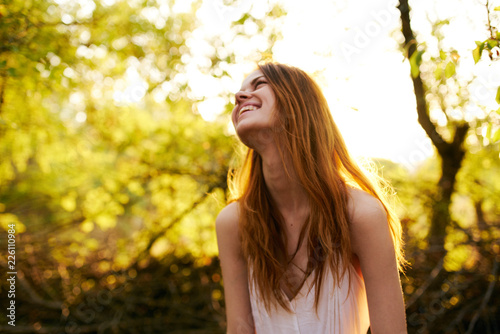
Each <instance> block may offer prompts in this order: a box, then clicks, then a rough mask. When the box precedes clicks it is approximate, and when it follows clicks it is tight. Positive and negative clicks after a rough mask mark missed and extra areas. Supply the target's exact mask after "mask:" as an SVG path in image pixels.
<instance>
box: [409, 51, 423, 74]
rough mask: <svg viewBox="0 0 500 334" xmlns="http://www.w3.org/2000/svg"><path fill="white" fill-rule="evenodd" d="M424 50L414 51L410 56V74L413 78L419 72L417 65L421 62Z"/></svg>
mask: <svg viewBox="0 0 500 334" xmlns="http://www.w3.org/2000/svg"><path fill="white" fill-rule="evenodd" d="M423 54H424V51H418V52H417V51H415V52H413V54H412V55H411V57H410V66H411V76H412V77H413V78H416V77H418V75H419V73H420V69H419V66H420V64H421V63H422V55H423Z"/></svg>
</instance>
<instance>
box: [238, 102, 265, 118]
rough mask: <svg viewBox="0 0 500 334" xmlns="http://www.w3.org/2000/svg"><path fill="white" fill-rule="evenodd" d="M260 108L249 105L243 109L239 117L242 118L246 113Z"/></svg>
mask: <svg viewBox="0 0 500 334" xmlns="http://www.w3.org/2000/svg"><path fill="white" fill-rule="evenodd" d="M259 108H260V106H259V107H258V106H256V105H253V104H249V105H246V106H243V107H242V108H241V109H240V113H239V115H240V116H241V114H243V113H244V112H246V111H251V110H257V109H259Z"/></svg>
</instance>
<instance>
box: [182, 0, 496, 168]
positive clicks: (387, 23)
mask: <svg viewBox="0 0 500 334" xmlns="http://www.w3.org/2000/svg"><path fill="white" fill-rule="evenodd" d="M269 1H271V2H272V1H273V0H256V1H252V0H239V1H236V2H235V3H234V4H233V5H224V3H223V1H222V0H205V1H204V4H203V6H202V8H201V9H200V10H199V11H198V17H199V18H200V19H202V21H203V22H204V26H203V27H202V29H198V30H197V31H194V32H193V38H194V40H195V41H196V42H195V41H193V43H192V46H194V52H193V54H194V55H195V56H194V59H193V67H192V69H191V70H190V69H189V68H188V71H187V76H188V78H189V79H190V80H189V81H190V83H191V82H192V83H193V87H192V88H193V94H194V95H195V97H201V96H203V97H204V98H205V102H203V103H201V104H200V105H199V108H198V109H199V111H200V113H201V114H202V116H203V117H204V118H205V119H207V120H209V119H211V118H213V117H214V114H216V113H217V112H218V111H220V110H221V106H222V105H223V104H224V100H223V99H221V98H219V97H218V94H219V92H220V91H221V90H225V91H230V92H233V93H234V92H236V91H237V90H238V89H239V87H240V84H241V81H242V79H243V78H244V75H245V74H246V73H248V72H249V71H251V70H252V69H253V68H254V63H244V62H243V61H242V62H241V64H228V66H227V70H228V71H229V72H230V73H231V75H232V76H233V78H234V81H230V80H229V81H225V82H220V80H219V82H216V80H215V79H213V78H206V77H203V76H201V75H200V74H199V73H198V74H196V70H195V64H196V53H197V52H199V53H200V54H203V50H204V48H205V49H207V48H209V46H207V45H204V44H203V42H201V39H202V38H203V36H217V37H218V38H221V40H224V41H229V42H230V43H229V44H230V45H231V47H232V48H233V51H234V52H235V53H236V55H237V60H238V59H243V56H245V55H248V54H249V53H250V52H251V49H252V48H257V49H259V48H262V50H263V49H264V48H265V45H264V44H263V41H262V39H259V36H256V37H255V38H252V40H251V43H250V44H249V43H248V42H247V41H245V40H243V39H239V38H238V37H236V38H235V37H234V35H232V34H231V33H229V29H228V27H229V23H230V20H232V19H233V20H234V19H239V17H241V13H243V12H246V11H248V10H251V13H252V15H254V16H256V17H262V16H263V15H264V13H265V10H266V8H267V6H268V3H269ZM276 1H278V0H276ZM498 1H499V0H497V1H493V2H498ZM490 2H492V1H490ZM283 4H284V7H285V8H286V11H287V13H288V14H287V15H286V17H284V19H283V21H282V22H280V23H279V24H280V30H281V31H282V34H283V39H282V40H281V41H279V42H277V43H276V44H275V45H274V47H273V54H274V59H275V60H276V61H278V62H283V63H287V64H290V65H294V66H298V67H300V68H302V69H304V70H305V71H307V72H309V73H319V75H318V76H317V78H318V79H317V80H318V82H319V83H320V85H321V86H322V87H323V91H324V93H325V96H326V97H327V100H328V103H329V105H330V108H331V110H332V114H333V116H334V119H335V121H336V122H337V125H338V126H339V128H340V130H341V132H342V133H343V135H344V138H345V140H346V142H347V145H348V148H349V149H350V151H351V152H352V153H353V154H354V155H355V156H365V157H382V158H387V159H391V160H393V161H396V162H400V163H403V164H405V165H407V166H408V167H415V165H416V164H417V163H418V162H419V161H422V160H423V159H425V158H426V157H429V156H430V155H432V153H433V150H432V146H431V143H430V140H429V139H428V138H427V136H426V135H425V133H424V131H423V130H422V128H421V127H420V125H419V124H418V122H417V114H416V110H415V96H414V94H413V86H412V83H411V80H410V77H409V71H410V69H409V64H408V62H407V61H405V59H404V57H403V55H402V54H401V51H400V50H399V49H398V41H396V39H399V40H401V39H402V38H403V37H402V34H401V33H400V32H399V29H400V26H399V25H400V23H399V22H400V19H399V12H398V10H397V9H396V7H395V6H396V4H397V1H393V0H372V1H362V0H335V1H332V0H311V1H303V0H287V1H283ZM411 4H412V5H413V6H414V8H413V18H412V20H413V21H412V24H413V27H414V29H415V30H418V31H419V32H421V33H422V34H424V35H429V34H430V24H429V23H428V21H427V17H429V19H430V20H432V21H435V20H437V19H447V18H453V19H452V20H451V22H450V25H449V28H448V29H447V31H446V39H445V41H444V45H445V46H452V47H453V48H454V49H456V50H457V51H458V52H459V54H460V55H461V59H460V66H459V67H458V68H457V73H459V74H460V75H462V76H463V77H464V78H471V77H472V74H473V73H474V74H475V75H477V76H479V80H477V81H476V83H475V86H473V89H472V94H471V95H472V100H474V99H475V100H477V101H483V102H484V101H494V96H495V95H494V94H495V92H496V88H497V87H498V86H500V81H499V80H500V79H498V78H500V67H499V66H498V65H499V64H493V65H491V64H487V65H485V64H486V63H484V64H482V63H480V64H477V65H474V62H473V59H472V49H473V48H474V47H475V44H474V41H476V40H484V39H486V38H487V31H486V29H485V25H484V23H485V20H486V10H485V9H484V6H482V5H481V4H480V2H479V1H473V2H470V1H467V0H464V2H463V3H460V4H457V0H453V1H452V0H439V1H435V0H419V1H412V2H411ZM245 30H246V31H247V32H252V31H256V27H254V26H252V25H251V24H248V25H245ZM428 49H429V53H431V52H433V51H434V50H436V46H435V45H433V44H432V43H429V44H428ZM238 55H240V57H241V58H238ZM424 57H425V56H424ZM237 62H238V61H237ZM497 63H498V62H497ZM495 66H496V67H495ZM197 92H198V93H197ZM468 108H469V109H470V110H468V112H469V113H470V115H473V114H477V112H478V111H477V109H478V108H477V107H475V106H474V105H471V106H469V107H468Z"/></svg>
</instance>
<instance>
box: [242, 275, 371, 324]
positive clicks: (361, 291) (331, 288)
mask: <svg viewBox="0 0 500 334" xmlns="http://www.w3.org/2000/svg"><path fill="white" fill-rule="evenodd" d="M349 270H350V273H351V274H350V275H347V273H346V274H345V275H344V277H343V279H342V280H341V282H340V285H339V286H337V285H336V284H334V282H333V276H332V273H331V271H330V269H328V268H327V269H326V270H325V278H324V280H323V284H322V286H321V296H320V298H319V301H318V302H319V304H318V313H317V315H316V312H315V308H314V297H315V295H316V291H315V288H314V287H312V289H311V290H310V291H309V287H310V286H311V284H312V282H313V281H314V272H313V273H311V274H310V275H309V277H307V279H306V281H305V282H304V285H303V286H302V289H301V290H300V291H299V293H298V294H297V295H296V296H295V297H294V298H293V299H292V301H289V299H288V298H287V297H286V295H285V302H286V303H289V307H290V309H291V310H292V313H289V312H287V311H286V310H285V309H283V308H282V307H281V306H279V305H278V306H277V308H272V309H271V312H270V313H268V312H267V311H266V308H265V307H264V303H263V302H262V300H261V298H260V297H259V293H258V291H256V289H254V288H253V284H249V290H250V302H251V305H252V315H253V319H254V323H255V330H256V333H257V334H281V333H283V334H299V333H301V334H326V333H329V334H366V332H367V331H368V327H369V326H370V319H369V317H368V304H367V301H366V290H365V283H364V281H363V279H362V278H361V277H360V276H359V274H358V273H357V272H356V270H354V267H353V266H352V265H350V266H349ZM349 278H350V281H351V290H350V292H349V294H348V290H349ZM308 291H309V293H308Z"/></svg>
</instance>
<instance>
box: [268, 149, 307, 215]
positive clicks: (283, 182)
mask: <svg viewBox="0 0 500 334" xmlns="http://www.w3.org/2000/svg"><path fill="white" fill-rule="evenodd" d="M261 157H262V172H263V175H264V180H265V182H266V186H267V189H268V190H269V192H270V194H271V196H272V198H273V200H274V202H275V203H276V205H277V208H278V210H279V211H280V212H281V214H282V215H283V216H284V218H285V219H286V218H287V217H291V218H299V219H300V218H302V217H303V216H307V215H308V214H309V200H308V196H307V193H306V191H305V189H304V188H303V187H302V185H301V184H300V182H299V181H298V179H297V176H296V173H295V169H294V167H293V163H292V161H291V159H286V161H285V164H286V167H287V168H286V169H287V170H288V174H289V175H288V174H287V172H286V171H285V166H284V164H283V162H282V161H281V157H280V155H279V152H278V149H277V147H276V146H274V147H270V148H268V149H267V150H266V151H265V152H263V153H261Z"/></svg>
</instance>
